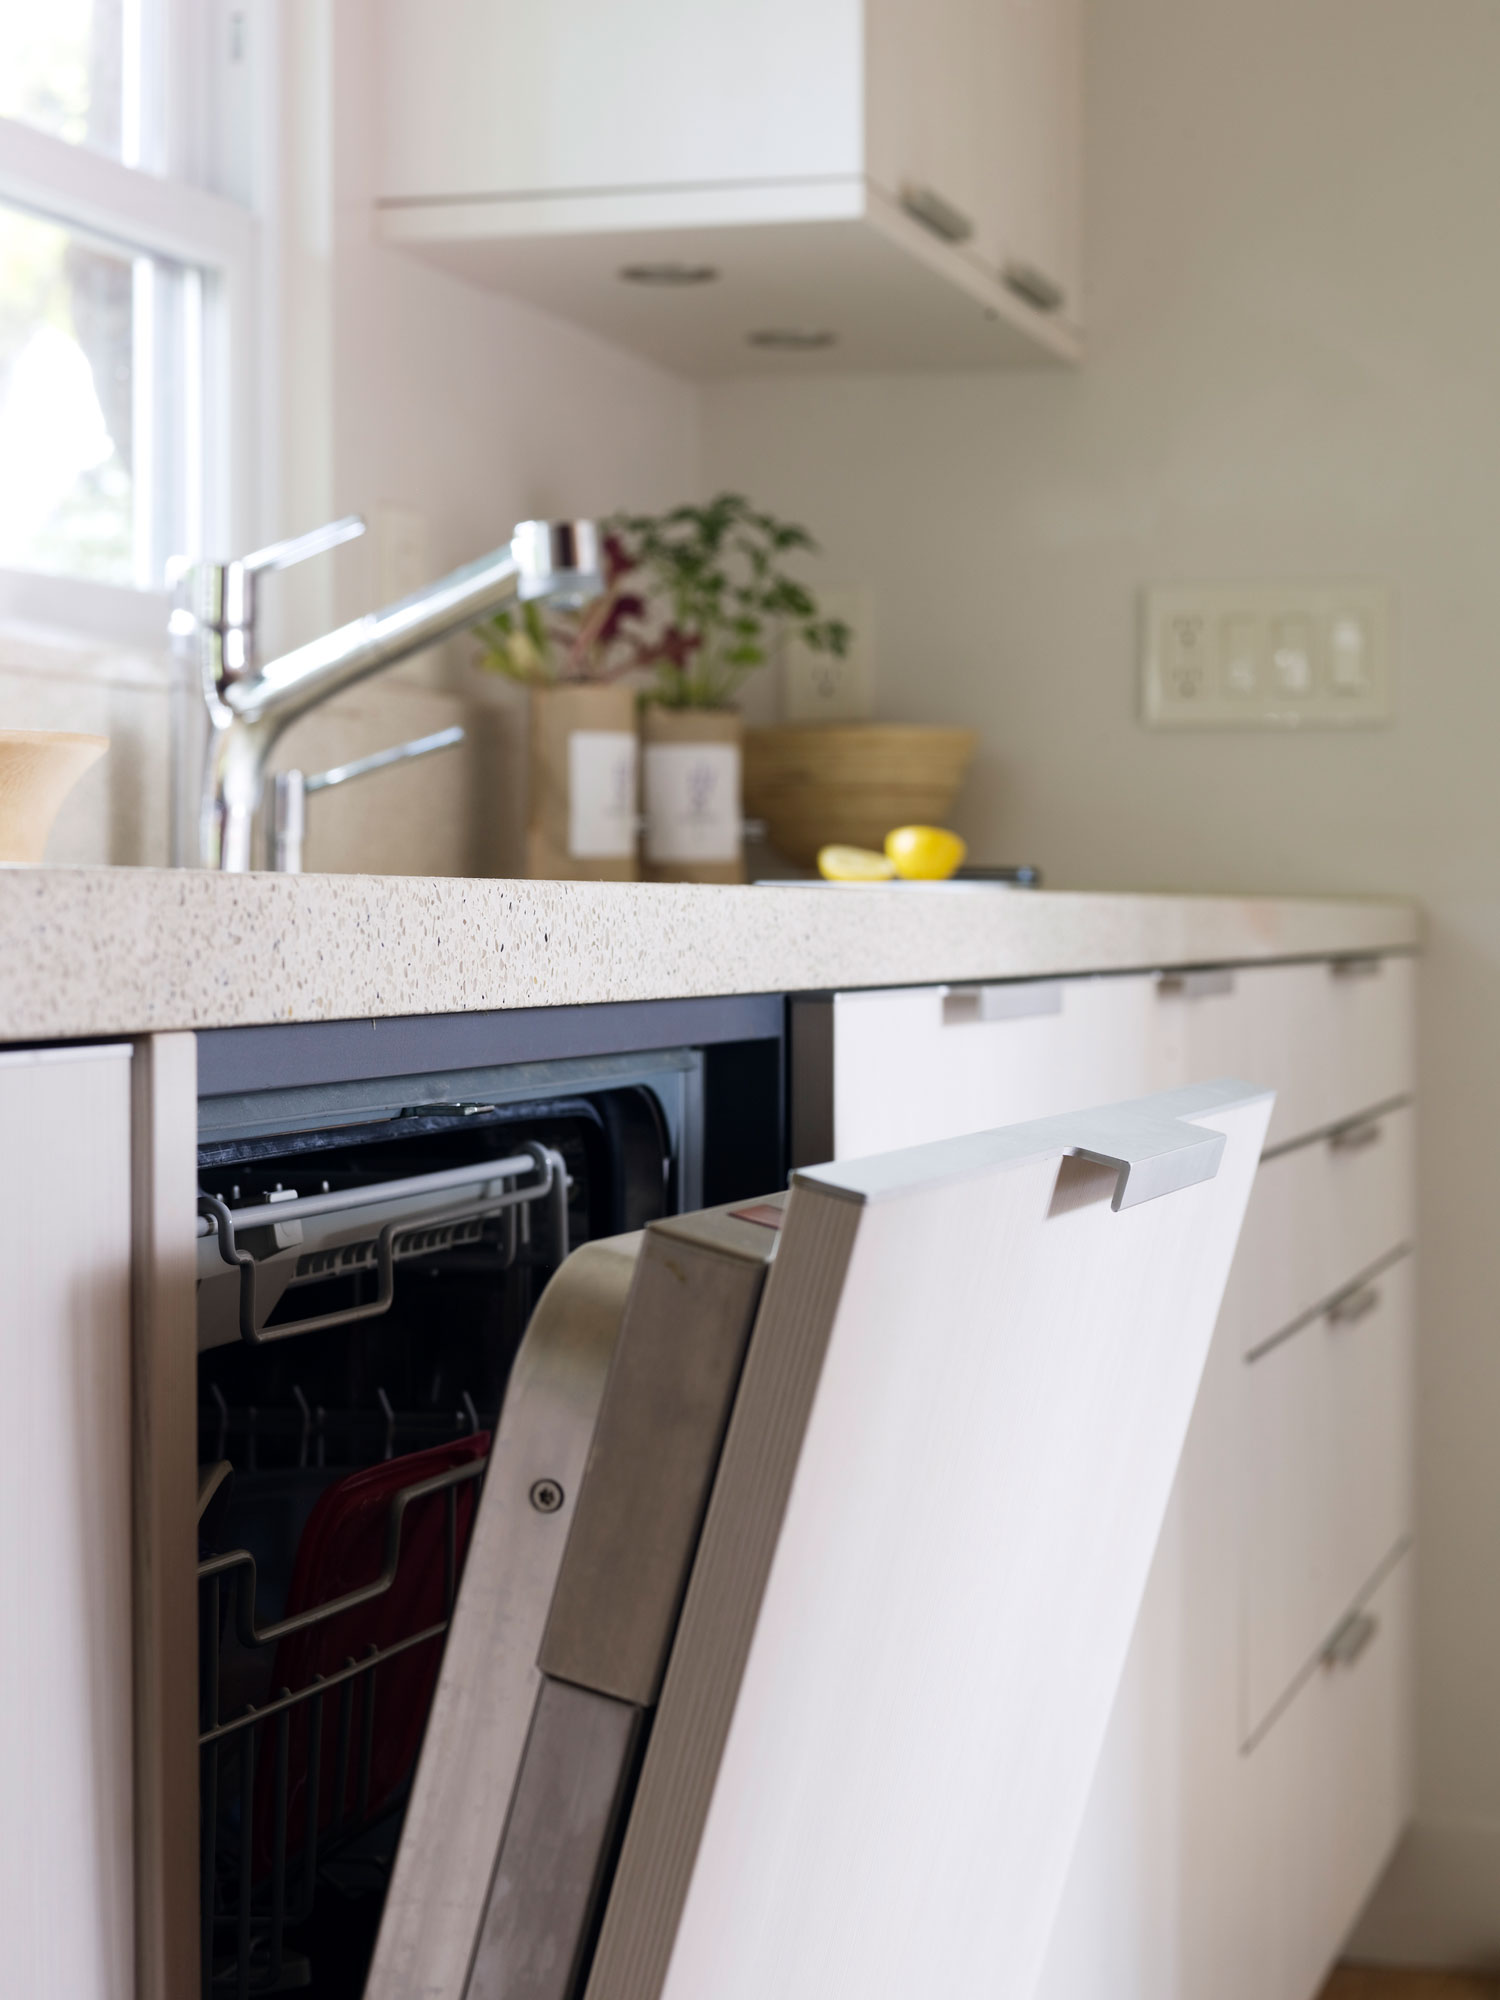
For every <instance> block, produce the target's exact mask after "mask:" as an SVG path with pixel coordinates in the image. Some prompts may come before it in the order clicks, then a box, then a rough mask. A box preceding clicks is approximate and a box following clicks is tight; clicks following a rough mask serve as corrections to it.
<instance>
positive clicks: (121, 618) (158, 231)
mask: <svg viewBox="0 0 1500 2000" xmlns="http://www.w3.org/2000/svg"><path fill="white" fill-rule="evenodd" d="M0 201H3V202H6V203H8V204H10V205H11V206H13V207H16V208H21V209H25V210H28V211H29V212H30V213H32V214H34V215H37V216H40V217H42V218H44V219H45V220H47V221H50V222H56V223H60V224H63V225H71V226H73V227H75V228H77V229H81V230H85V231H87V232H88V233H89V234H91V235H93V236H96V237H99V238H102V239H105V240H106V241H108V242H110V243H112V244H117V245H119V246H120V247H121V248H122V249H124V250H126V251H128V250H131V249H135V250H142V251H147V252H150V253H153V254H154V255H156V256H159V257H163V258H168V259H171V260H172V261H174V262H176V263H178V264H182V265H186V266H189V267H190V268H192V269H195V270H197V271H200V272H201V273H202V274H203V384H202V430H203V439H204V450H203V456H204V485H203V505H202V521H201V523H200V524H199V536H200V537H201V541H202V544H203V546H202V548H200V549H189V550H186V551H184V553H187V554H201V553H204V552H206V551H207V550H211V549H216V550H222V551H229V550H232V549H235V548H237V547H242V546H248V545H249V542H250V540H251V538H252V537H251V523H252V521H253V519H254V514H255V493H254V466H255V456H256V447H255V436H256V406H257V382H256V369H255V366H254V352H255V343H256V336H257V321H256V301H255V296H254V287H255V273H256V269H257V258H258V248H259V245H258V231H259V225H258V223H257V221H256V218H255V217H254V215H253V214H252V213H251V212H250V210H249V209H247V208H243V207H241V206H240V205H239V204H238V203H236V202H232V201H226V200H224V199H223V198H222V197H221V196H218V195H215V194H210V193H208V192H206V191H205V190H204V189H202V188H198V187H194V186H192V185H190V184H189V183H188V182H186V181H183V180H179V179H165V178H163V177H161V176H160V175H157V174H154V173H147V172H145V171H143V170H142V169H140V168H138V167H130V166H124V165H122V164H121V163H120V162H119V161H118V160H112V159H109V158H107V157H106V156H105V155H104V154H102V153H99V152H96V151H93V150H91V149H90V148H88V147H86V146H81V145H74V144H72V143H71V142H69V141H68V140H65V139H58V138H54V137H53V136H52V135H51V134H50V133H47V132H42V131H39V130H37V129H36V128H35V127H33V126H30V125H26V124H23V123H21V122H20V121H18V120H16V119H11V118H0ZM165 604H166V598H165V592H164V589H162V588H156V589H140V590H132V589H129V588H126V587H123V586H120V585H115V584H104V583H97V582H94V581H92V580H90V579H87V578H78V577H65V576H47V575H42V574H39V573H35V572H32V571H22V570H14V569H0V616H4V617H8V618H12V619H18V620H23V621H24V622H26V623H27V624H36V625H45V626H50V627H52V628H53V629H55V630H69V629H71V630H74V631H93V632H104V631H108V632H110V633H112V634H113V635H115V636H117V637H119V638H120V639H122V640H125V641H127V642H131V643H136V644H152V643H155V644H157V645H160V644H161V643H162V639H163V635H164V632H165Z"/></svg>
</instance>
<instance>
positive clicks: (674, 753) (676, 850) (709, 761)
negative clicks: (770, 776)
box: [641, 702, 745, 882]
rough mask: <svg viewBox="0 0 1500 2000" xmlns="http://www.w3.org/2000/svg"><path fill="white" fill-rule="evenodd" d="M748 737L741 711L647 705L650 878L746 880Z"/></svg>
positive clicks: (644, 743)
mask: <svg viewBox="0 0 1500 2000" xmlns="http://www.w3.org/2000/svg"><path fill="white" fill-rule="evenodd" d="M744 735H745V725H744V722H743V721H742V719H741V717H740V714H739V711H738V710H737V709H732V708H663V707H661V706H660V705H659V704H658V703H655V702H650V703H648V704H647V705H646V707H645V708H643V709H642V711H641V744H642V749H643V753H644V756H643V777H644V786H643V790H644V795H645V807H646V838H645V859H644V863H643V866H642V869H641V873H642V875H643V876H644V878H645V880H646V881H648V882H743V881H744V879H745V853H744V841H743V837H742V836H743V828H744V806H743V803H742V774H743V769H744V748H743V745H744Z"/></svg>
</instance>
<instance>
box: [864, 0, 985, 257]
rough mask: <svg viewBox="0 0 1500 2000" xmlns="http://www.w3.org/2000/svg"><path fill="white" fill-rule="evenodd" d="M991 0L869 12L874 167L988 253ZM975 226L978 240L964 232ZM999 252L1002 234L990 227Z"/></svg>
mask: <svg viewBox="0 0 1500 2000" xmlns="http://www.w3.org/2000/svg"><path fill="white" fill-rule="evenodd" d="M985 12H986V6H985V4H984V0H928V3H927V4H926V5H924V6H916V5H913V0H869V4H868V5H867V7H866V9H865V35H866V55H865V59H866V63H867V72H866V86H865V103H866V107H867V124H866V133H865V171H866V172H867V173H868V174H869V176H870V179H871V180H872V181H873V182H874V183H875V185H876V186H877V187H878V188H879V189H880V190H881V192H882V193H883V194H885V195H887V196H889V198H890V199H891V200H892V201H897V202H903V203H907V204H909V205H910V206H911V208H912V209H913V211H914V212H915V213H917V214H918V215H921V214H922V213H923V210H924V207H925V209H926V214H927V224H928V227H930V228H932V229H933V230H934V233H937V234H942V232H943V218H944V216H945V214H946V215H948V216H949V217H951V228H952V230H953V231H954V232H955V233H954V235H953V236H952V237H951V238H950V240H956V241H961V242H963V243H964V244H965V245H966V246H970V247H972V248H974V249H975V250H978V251H980V252H981V254H983V248H984V245H985V240H986V234H987V222H989V221H990V219H991V218H992V214H993V208H994V204H993V202H990V203H989V204H988V208H989V215H988V216H987V214H986V205H985V196H986V193H987V189H986V186H985V174H984V162H983V141H982V138H981V119H982V118H983V116H984V114H985V111H986V106H985V103H984V98H985V95H986V92H985V86H984V78H983V75H982V71H981V64H982V63H983V62H984V60H985V57H986V54H987V53H988V51H987V50H986V48H985V46H984V41H985V37H984V29H983V25H982V17H983V15H984V13H985ZM965 226H966V227H967V230H968V232H969V233H968V234H967V235H964V234H963V233H962V231H963V229H964V227H965ZM989 236H990V247H993V231H992V230H990V231H989Z"/></svg>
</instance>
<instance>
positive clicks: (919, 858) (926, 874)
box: [885, 826, 969, 882]
mask: <svg viewBox="0 0 1500 2000" xmlns="http://www.w3.org/2000/svg"><path fill="white" fill-rule="evenodd" d="M885 851H886V854H887V856H888V857H889V859H890V862H891V865H892V867H893V868H894V869H895V871H896V873H897V874H898V875H899V876H900V877H901V879H902V881H903V882H946V881H947V879H948V877H949V876H950V875H951V874H952V873H953V871H954V869H955V868H957V867H959V866H960V864H961V863H962V861H963V858H964V856H965V855H966V854H967V853H968V851H969V850H968V848H967V847H966V846H965V845H964V843H963V842H962V841H961V840H960V839H959V837H958V835H957V834H956V833H949V831H948V830H947V828H946V827H941V826H898V827H897V828H896V830H895V831H894V833H888V834H887V835H886V837H885Z"/></svg>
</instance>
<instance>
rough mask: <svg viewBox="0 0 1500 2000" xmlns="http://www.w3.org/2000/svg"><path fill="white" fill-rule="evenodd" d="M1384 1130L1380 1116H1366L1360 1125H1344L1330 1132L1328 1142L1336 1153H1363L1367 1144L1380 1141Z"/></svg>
mask: <svg viewBox="0 0 1500 2000" xmlns="http://www.w3.org/2000/svg"><path fill="white" fill-rule="evenodd" d="M1384 1130H1385V1127H1384V1125H1383V1124H1382V1123H1381V1121H1380V1120H1379V1119H1378V1118H1365V1119H1362V1120H1361V1121H1360V1123H1359V1124H1358V1125H1343V1126H1341V1127H1340V1128H1339V1130H1338V1131H1337V1132H1330V1133H1329V1135H1328V1144H1329V1147H1330V1149H1331V1150H1332V1151H1333V1152H1335V1153H1362V1152H1363V1151H1364V1149H1365V1147H1366V1146H1373V1145H1375V1144H1376V1143H1377V1142H1378V1141H1379V1138H1380V1135H1381V1133H1382V1132H1384Z"/></svg>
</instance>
